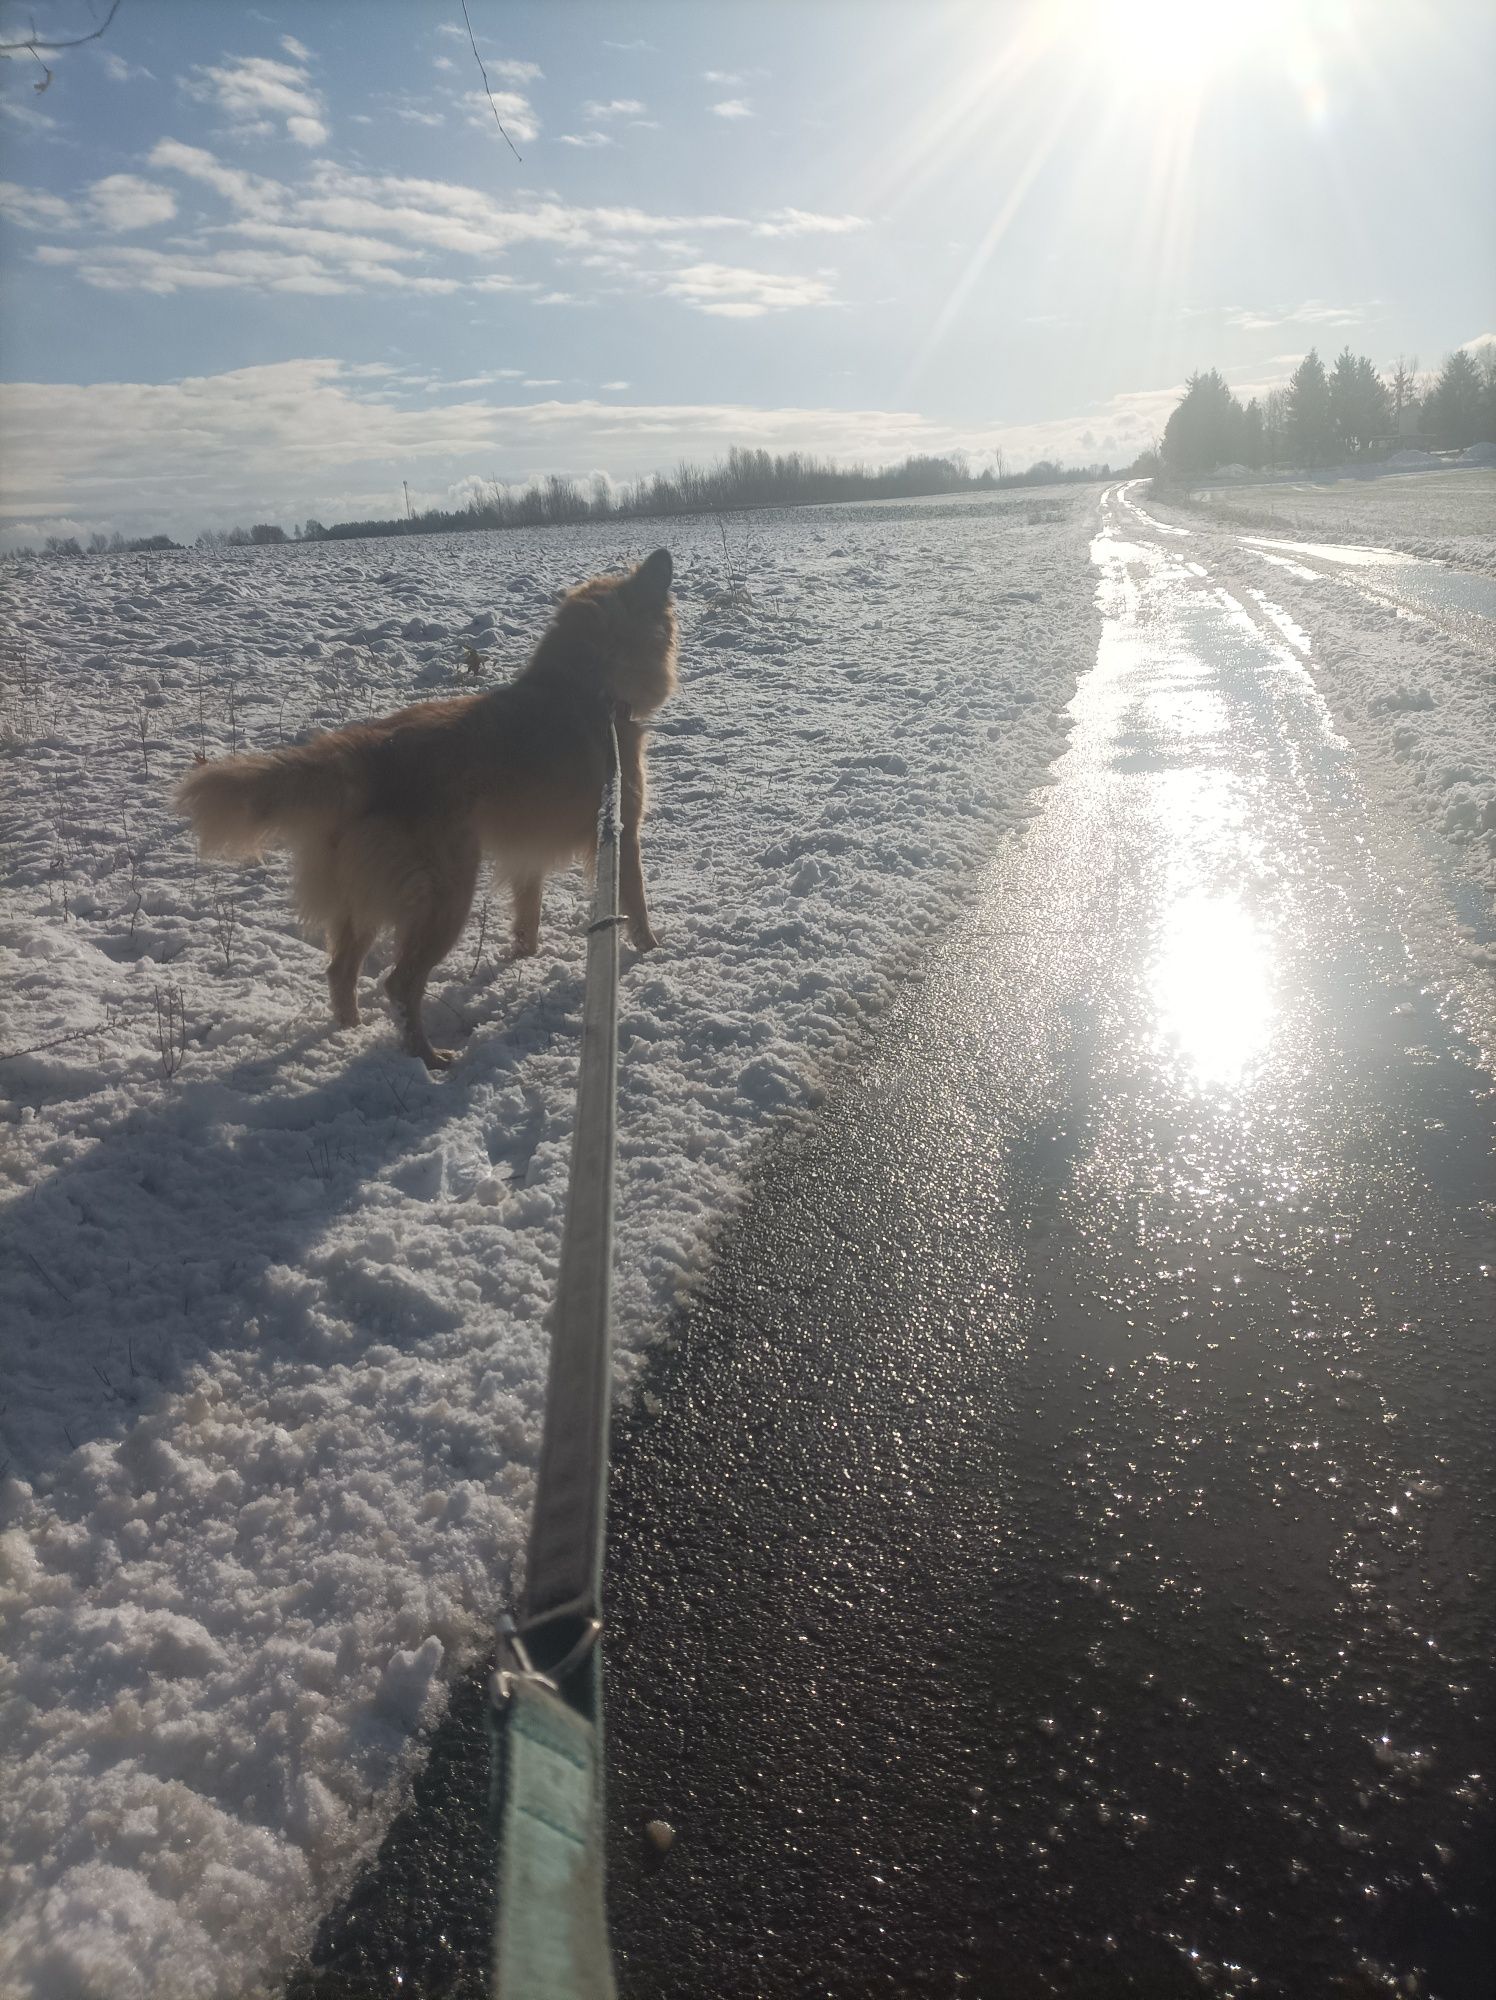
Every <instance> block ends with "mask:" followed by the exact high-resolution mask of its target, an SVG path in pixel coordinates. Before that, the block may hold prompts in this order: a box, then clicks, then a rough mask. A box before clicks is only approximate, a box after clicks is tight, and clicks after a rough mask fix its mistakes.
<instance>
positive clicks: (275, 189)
mask: <svg viewBox="0 0 1496 2000" xmlns="http://www.w3.org/2000/svg"><path fill="white" fill-rule="evenodd" d="M149 164H150V165H151V166H153V167H168V168H170V169H172V170H173V171H174V172H176V173H179V174H188V175H190V176H191V177H192V178H193V179H194V180H199V181H202V182H203V183H204V185H205V186H207V187H210V188H212V189H213V191H214V193H215V194H221V195H222V196H223V197H224V199H225V200H226V201H229V202H232V203H233V205H234V207H235V208H238V209H243V210H245V211H246V212H247V213H249V214H257V215H268V214H273V213H276V212H278V211H280V210H282V209H283V208H284V207H285V206H286V204H287V202H288V201H289V199H290V190H289V189H288V188H286V187H285V186H284V185H283V184H282V183H281V182H280V181H275V180H270V179H268V178H267V177H266V176H265V175H263V174H251V173H246V172H245V170H244V169H243V168H242V167H229V166H225V165H224V164H223V162H222V161H221V160H219V159H217V158H216V157H215V156H214V155H213V154H212V153H208V152H205V151H204V150H203V148H202V147H201V146H188V145H184V144H183V142H182V141H181V140H180V139H158V140H157V142H156V144H155V145H154V146H153V147H152V148H151V151H150V156H149Z"/></svg>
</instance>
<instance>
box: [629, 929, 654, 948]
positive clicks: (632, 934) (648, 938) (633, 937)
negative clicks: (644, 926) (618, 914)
mask: <svg viewBox="0 0 1496 2000" xmlns="http://www.w3.org/2000/svg"><path fill="white" fill-rule="evenodd" d="M659 942H660V940H659V939H658V938H657V937H656V936H655V934H654V932H653V931H650V930H643V931H636V930H634V929H632V928H631V929H630V931H629V943H630V944H631V945H632V946H633V947H634V950H635V951H655V950H657V949H658V947H659Z"/></svg>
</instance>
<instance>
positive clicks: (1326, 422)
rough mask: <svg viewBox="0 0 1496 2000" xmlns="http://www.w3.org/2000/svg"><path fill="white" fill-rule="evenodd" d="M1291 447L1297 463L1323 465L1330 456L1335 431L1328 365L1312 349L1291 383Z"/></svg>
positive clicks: (1289, 416) (1289, 409)
mask: <svg viewBox="0 0 1496 2000" xmlns="http://www.w3.org/2000/svg"><path fill="white" fill-rule="evenodd" d="M1287 415H1288V449H1289V455H1290V457H1291V458H1292V459H1293V460H1294V462H1295V463H1296V464H1299V465H1307V466H1316V465H1323V464H1325V463H1326V461H1327V460H1328V459H1329V457H1330V452H1331V447H1332V445H1333V442H1334V430H1333V426H1332V423H1331V417H1330V384H1329V379H1328V377H1327V376H1326V374H1325V364H1324V363H1323V362H1322V361H1321V360H1320V358H1319V355H1318V353H1317V351H1316V350H1315V349H1314V348H1312V347H1311V348H1310V350H1309V352H1308V353H1307V354H1306V355H1305V356H1304V358H1303V360H1302V361H1301V362H1300V363H1299V365H1298V367H1297V368H1295V370H1294V371H1293V375H1292V377H1291V378H1290V380H1289V384H1288V412H1287Z"/></svg>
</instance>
